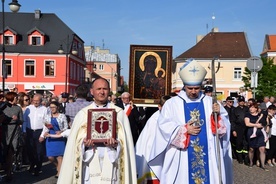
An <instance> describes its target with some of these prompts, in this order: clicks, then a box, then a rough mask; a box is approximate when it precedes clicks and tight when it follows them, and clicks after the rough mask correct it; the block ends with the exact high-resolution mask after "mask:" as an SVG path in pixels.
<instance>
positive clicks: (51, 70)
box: [45, 60, 55, 76]
mask: <svg viewBox="0 0 276 184" xmlns="http://www.w3.org/2000/svg"><path fill="white" fill-rule="evenodd" d="M54 75H55V61H51V60H47V61H45V76H54Z"/></svg>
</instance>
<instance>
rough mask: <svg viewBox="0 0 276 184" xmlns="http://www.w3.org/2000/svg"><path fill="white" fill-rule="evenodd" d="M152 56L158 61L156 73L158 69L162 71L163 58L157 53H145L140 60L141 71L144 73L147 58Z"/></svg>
mask: <svg viewBox="0 0 276 184" xmlns="http://www.w3.org/2000/svg"><path fill="white" fill-rule="evenodd" d="M150 55H152V56H154V57H155V58H156V61H157V63H156V68H155V73H156V70H157V69H158V70H159V69H160V68H161V58H160V56H159V55H158V54H157V53H156V52H145V53H144V54H143V55H142V56H141V57H140V60H139V67H140V69H141V70H142V71H144V70H145V62H144V61H145V58H146V57H147V56H150Z"/></svg>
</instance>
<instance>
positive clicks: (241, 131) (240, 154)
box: [232, 96, 249, 165]
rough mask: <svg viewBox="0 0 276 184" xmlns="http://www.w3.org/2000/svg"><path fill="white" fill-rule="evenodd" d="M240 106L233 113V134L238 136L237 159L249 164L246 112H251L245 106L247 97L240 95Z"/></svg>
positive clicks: (241, 162)
mask: <svg viewBox="0 0 276 184" xmlns="http://www.w3.org/2000/svg"><path fill="white" fill-rule="evenodd" d="M237 100H238V106H237V107H236V108H235V110H234V114H233V123H234V126H232V128H233V136H234V137H235V138H236V153H237V160H238V162H239V163H240V164H243V163H245V164H246V165H248V164H249V163H248V162H249V160H248V140H247V127H246V126H245V123H244V117H245V114H246V113H248V112H249V108H248V107H247V106H245V98H244V97H243V96H238V98H237Z"/></svg>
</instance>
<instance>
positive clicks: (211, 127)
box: [149, 59, 233, 184]
mask: <svg viewBox="0 0 276 184" xmlns="http://www.w3.org/2000/svg"><path fill="white" fill-rule="evenodd" d="M206 73H207V71H206V70H205V69H204V68H203V67H202V66H201V65H200V64H199V63H197V62H196V61H195V60H192V59H191V60H187V61H186V63H185V64H184V66H183V67H181V69H180V72H179V75H180V78H181V79H182V81H183V83H184V87H183V89H182V90H181V91H180V93H179V94H178V96H175V97H172V98H171V99H169V100H168V101H166V103H165V104H164V106H163V107H162V110H161V113H160V115H159V118H158V122H157V124H158V127H157V129H156V136H155V140H154V143H153V146H152V150H151V154H150V158H149V166H150V168H151V170H152V171H153V172H154V174H155V175H156V176H157V178H158V179H159V180H160V183H161V184H167V183H170V184H173V183H175V184H179V183H185V184H191V183H196V184H202V183H210V184H221V183H223V184H232V183H233V174H232V157H231V145H230V141H229V138H230V122H229V118H228V114H227V112H226V110H225V109H224V107H223V106H222V105H221V104H218V103H214V104H213V102H212V98H211V97H210V96H205V95H204V94H203V93H202V91H201V84H202V81H203V80H204V77H205V75H206ZM213 112H216V113H217V114H218V117H217V119H218V127H217V128H216V123H215V121H214V118H213ZM216 131H217V132H218V134H219V147H218V146H217V142H216V141H217V139H216ZM217 148H219V149H217ZM219 156H220V157H219ZM219 158H220V159H219ZM219 164H220V166H221V167H218V166H219ZM220 178H221V181H220Z"/></svg>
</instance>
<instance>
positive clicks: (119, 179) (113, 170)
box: [58, 78, 137, 184]
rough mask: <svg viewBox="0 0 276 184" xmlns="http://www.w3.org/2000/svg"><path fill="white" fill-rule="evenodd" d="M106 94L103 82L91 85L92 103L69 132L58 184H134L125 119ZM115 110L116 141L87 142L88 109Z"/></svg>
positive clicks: (96, 80)
mask: <svg viewBox="0 0 276 184" xmlns="http://www.w3.org/2000/svg"><path fill="white" fill-rule="evenodd" d="M109 92H110V89H109V83H108V81H107V80H106V79H103V78H98V79H95V80H94V81H93V83H92V87H91V94H92V95H93V96H94V99H95V100H94V102H93V103H92V104H91V105H89V106H87V107H85V108H83V109H82V110H80V111H79V112H78V113H77V115H76V117H75V119H74V123H73V126H72V128H71V132H70V135H69V137H68V142H67V145H66V149H65V154H64V158H63V163H62V166H61V172H60V175H59V178H58V183H59V184H72V183H76V184H83V183H85V184H94V183H95V184H127V183H137V179H136V177H137V176H136V165H135V153H134V145H133V140H132V135H131V131H130V127H129V121H128V117H127V116H126V114H125V113H124V110H123V109H121V108H119V107H117V106H115V105H114V104H113V103H109V102H108V101H107V98H108V94H109ZM96 108H97V109H104V108H111V109H115V111H116V113H117V126H116V132H117V136H116V140H114V139H113V138H111V139H110V140H109V141H108V142H106V143H105V144H104V145H100V146H99V145H98V144H95V143H93V141H92V140H91V139H89V140H88V139H87V114H88V109H96Z"/></svg>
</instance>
